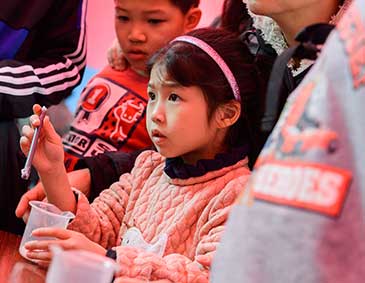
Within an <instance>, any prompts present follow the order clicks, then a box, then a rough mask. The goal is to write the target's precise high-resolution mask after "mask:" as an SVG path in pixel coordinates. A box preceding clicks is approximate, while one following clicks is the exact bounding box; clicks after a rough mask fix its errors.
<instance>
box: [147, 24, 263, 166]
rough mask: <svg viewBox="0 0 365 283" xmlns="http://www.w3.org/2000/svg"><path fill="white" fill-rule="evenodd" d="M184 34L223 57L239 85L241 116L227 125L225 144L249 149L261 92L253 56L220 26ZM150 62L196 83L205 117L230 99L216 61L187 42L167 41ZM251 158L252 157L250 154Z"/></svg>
mask: <svg viewBox="0 0 365 283" xmlns="http://www.w3.org/2000/svg"><path fill="white" fill-rule="evenodd" d="M187 35H190V36H193V37H196V38H199V39H201V40H203V41H204V42H206V43H207V44H209V45H210V46H211V47H212V48H213V49H214V50H215V51H216V52H217V53H218V54H219V55H220V56H221V57H222V58H223V60H224V61H225V63H226V64H227V65H228V67H229V68H230V70H231V72H232V73H233V75H234V77H235V79H236V81H237V84H238V86H239V89H240V95H241V117H240V119H239V120H238V121H237V122H236V123H235V124H234V125H233V126H232V127H231V128H230V129H229V131H228V134H227V136H226V145H227V146H229V147H234V146H239V145H244V144H249V145H250V146H251V149H253V148H252V146H255V141H254V140H255V139H254V134H253V132H252V129H253V128H254V127H255V126H256V125H258V121H252V119H255V120H256V118H258V117H256V114H255V112H259V109H258V108H259V105H258V102H259V101H258V97H259V93H260V92H261V84H260V79H259V76H258V74H257V72H256V67H255V65H254V58H253V56H252V55H251V53H250V51H249V50H248V48H247V47H246V46H245V45H244V44H243V43H242V42H241V41H240V40H239V39H238V37H237V36H235V35H234V34H233V33H231V32H229V31H226V30H224V29H213V28H204V29H197V30H194V31H192V32H189V33H188V34H187ZM153 64H158V65H160V66H163V67H164V68H165V70H166V74H167V76H168V77H169V79H172V80H175V81H176V82H177V83H179V84H180V85H182V86H186V87H188V86H198V87H200V88H201V89H202V91H203V94H204V96H205V99H206V101H207V104H208V118H209V119H210V118H211V117H212V115H213V113H214V111H215V110H216V109H217V108H218V106H219V105H222V104H225V103H227V102H228V101H230V100H232V99H234V95H233V91H232V89H231V86H230V84H229V83H228V80H227V78H226V77H225V75H224V74H223V72H222V70H221V69H220V68H219V66H218V65H217V63H216V62H215V61H214V60H213V59H212V58H211V57H210V56H209V55H208V54H206V53H205V52H204V51H203V50H201V49H200V48H199V47H196V46H194V45H192V44H190V43H186V42H180V41H175V42H172V43H170V44H169V45H167V46H166V47H164V48H163V49H161V50H160V51H159V52H157V53H156V54H155V55H154V56H153V57H152V58H151V60H150V62H149V69H151V68H152V65H153ZM255 117H256V118H255ZM251 158H253V159H255V157H254V156H252V157H251ZM252 161H253V160H252Z"/></svg>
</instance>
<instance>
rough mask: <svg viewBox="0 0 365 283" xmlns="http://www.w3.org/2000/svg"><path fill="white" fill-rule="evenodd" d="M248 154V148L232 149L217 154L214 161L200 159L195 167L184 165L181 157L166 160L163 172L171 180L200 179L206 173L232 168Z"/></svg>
mask: <svg viewBox="0 0 365 283" xmlns="http://www.w3.org/2000/svg"><path fill="white" fill-rule="evenodd" d="M247 154H248V146H247V145H246V146H241V147H237V148H233V149H232V150H230V151H229V152H225V153H218V154H217V155H216V156H215V158H214V159H201V160H199V161H198V162H197V163H196V165H190V164H186V163H184V161H183V160H182V158H181V157H175V158H166V162H165V169H164V172H165V173H166V175H168V176H169V177H170V178H171V179H189V178H191V177H201V176H203V175H205V174H206V173H208V172H212V171H217V170H220V169H222V168H224V167H228V166H232V165H234V164H236V163H237V162H239V161H240V160H242V159H244V158H245V157H246V156H247Z"/></svg>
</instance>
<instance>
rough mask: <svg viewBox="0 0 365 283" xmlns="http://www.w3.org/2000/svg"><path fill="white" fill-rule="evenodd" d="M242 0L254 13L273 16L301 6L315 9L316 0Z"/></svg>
mask: <svg viewBox="0 0 365 283" xmlns="http://www.w3.org/2000/svg"><path fill="white" fill-rule="evenodd" d="M333 1H336V0H333ZM243 2H244V3H246V4H247V7H248V9H249V10H250V11H251V12H252V13H254V14H257V15H263V16H273V15H277V14H283V13H287V12H294V11H298V10H300V9H303V8H310V7H313V9H315V7H316V4H317V3H318V0H243Z"/></svg>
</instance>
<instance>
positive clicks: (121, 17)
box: [118, 16, 129, 22]
mask: <svg viewBox="0 0 365 283" xmlns="http://www.w3.org/2000/svg"><path fill="white" fill-rule="evenodd" d="M118 20H119V21H121V22H128V21H129V18H128V17H127V16H118Z"/></svg>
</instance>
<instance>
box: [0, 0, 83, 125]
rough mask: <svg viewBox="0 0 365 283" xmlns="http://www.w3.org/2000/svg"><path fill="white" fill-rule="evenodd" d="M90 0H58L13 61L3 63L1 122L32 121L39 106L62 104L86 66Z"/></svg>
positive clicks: (0, 72) (31, 32)
mask: <svg viewBox="0 0 365 283" xmlns="http://www.w3.org/2000/svg"><path fill="white" fill-rule="evenodd" d="M86 8H87V0H67V1H64V0H56V1H54V3H53V5H52V6H51V7H50V9H49V10H48V11H47V14H46V15H44V16H43V17H42V18H41V19H39V23H38V24H37V27H36V28H35V29H36V31H34V30H29V36H28V38H27V40H26V41H25V42H24V44H23V46H22V47H21V49H20V50H19V53H18V54H16V55H15V56H14V58H11V59H6V60H5V59H4V60H1V61H0V119H12V118H22V117H27V116H29V115H31V114H32V106H33V104H34V103H39V104H41V105H45V106H50V105H53V104H57V103H59V102H60V101H61V100H62V99H63V98H65V97H67V96H68V95H69V94H70V93H71V91H72V89H73V88H74V87H75V86H77V85H78V84H79V83H80V81H81V77H82V74H83V71H84V68H85V64H86V29H85V28H86V25H85V20H86Z"/></svg>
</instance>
